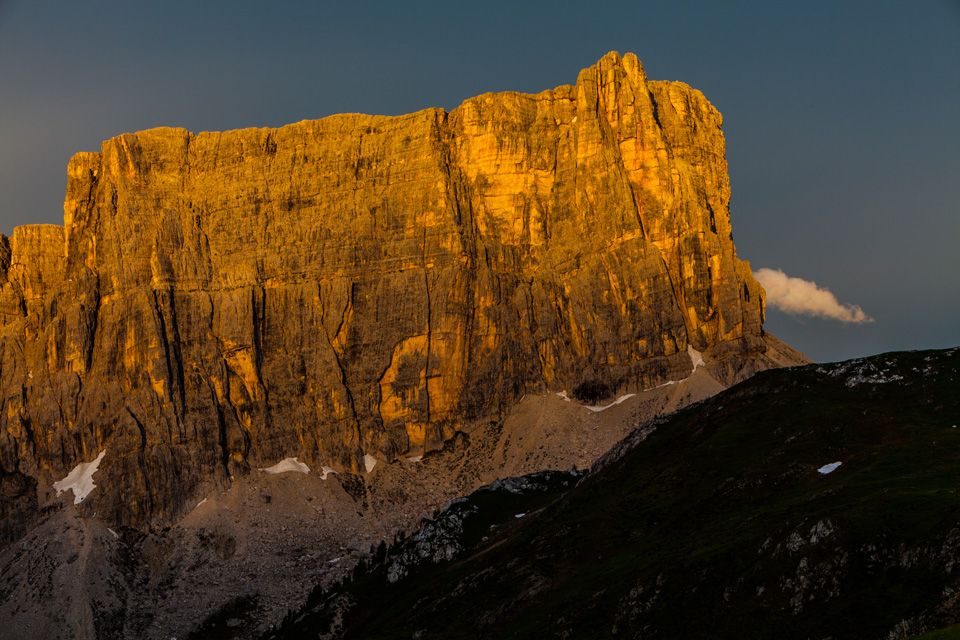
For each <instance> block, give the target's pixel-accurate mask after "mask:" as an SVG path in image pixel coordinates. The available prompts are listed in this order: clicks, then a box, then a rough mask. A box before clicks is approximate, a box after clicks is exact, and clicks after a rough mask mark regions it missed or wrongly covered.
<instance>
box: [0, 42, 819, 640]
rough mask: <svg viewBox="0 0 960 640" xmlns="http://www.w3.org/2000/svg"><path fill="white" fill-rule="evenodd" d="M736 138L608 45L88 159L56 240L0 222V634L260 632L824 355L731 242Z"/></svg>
mask: <svg viewBox="0 0 960 640" xmlns="http://www.w3.org/2000/svg"><path fill="white" fill-rule="evenodd" d="M721 122H722V119H721V116H720V114H719V113H718V112H717V111H716V110H715V109H714V108H713V107H712V106H711V105H710V103H709V102H708V101H707V100H706V99H705V98H704V97H703V95H702V94H701V93H700V92H698V91H696V90H694V89H691V88H690V87H688V86H686V85H684V84H682V83H675V82H656V81H648V80H647V78H646V74H645V73H644V71H643V68H642V66H641V64H640V62H639V61H638V60H637V58H636V57H635V56H633V55H631V54H628V55H626V56H624V57H622V58H621V57H620V56H619V55H618V54H616V53H611V54H608V55H607V56H605V57H604V58H603V59H601V60H600V61H599V62H598V63H597V64H596V65H594V66H593V67H590V68H588V69H585V70H584V71H582V72H581V73H580V75H579V77H578V79H577V83H576V84H575V85H573V86H561V87H557V88H556V89H553V90H549V91H545V92H543V93H540V94H537V95H525V94H518V93H500V94H484V95H481V96H478V97H476V98H472V99H470V100H467V101H466V102H464V103H463V104H462V105H461V106H460V107H458V108H457V109H454V110H453V111H451V112H449V113H448V112H446V111H444V110H442V109H427V110H424V111H420V112H417V113H413V114H408V115H404V116H397V117H381V116H366V115H357V114H345V115H336V116H331V117H328V118H324V119H322V120H315V121H305V122H300V123H297V124H292V125H288V126H285V127H281V128H279V129H245V130H240V131H229V132H223V133H210V132H204V133H199V134H193V133H190V132H188V131H186V130H183V129H169V128H164V129H153V130H149V131H143V132H139V133H136V134H125V135H121V136H118V137H116V138H113V139H111V140H108V141H106V142H104V143H103V147H102V149H101V151H100V152H99V153H79V154H77V155H76V156H74V158H73V159H72V160H71V161H70V164H69V168H68V183H67V194H66V200H65V203H64V225H63V226H62V227H61V226H56V225H35V226H26V227H18V228H17V229H15V230H14V232H13V234H12V236H10V237H9V238H7V237H3V236H0V536H2V538H0V545H6V549H5V550H4V551H3V553H2V555H0V567H2V576H3V580H4V582H5V584H7V585H15V586H16V588H12V587H11V588H10V589H8V591H9V593H8V595H10V594H13V596H12V597H13V599H9V600H7V601H6V604H4V605H0V619H2V618H3V616H7V617H14V616H15V615H16V619H17V620H18V621H19V622H20V623H22V624H21V627H22V629H21V631H18V633H21V632H22V634H23V637H31V635H32V634H36V633H40V632H38V631H36V629H37V628H38V627H31V629H33V630H32V631H28V630H26V627H25V626H23V625H28V624H30V625H39V628H41V629H42V630H43V631H42V633H43V634H45V635H46V636H47V637H54V636H55V635H56V634H63V636H64V637H71V636H76V637H81V636H83V635H93V634H95V635H101V636H103V635H111V634H112V635H126V636H128V637H166V636H169V635H172V634H179V633H185V630H186V631H188V630H189V629H190V628H192V625H194V624H195V623H196V622H198V621H202V620H203V619H204V617H205V616H206V615H207V614H209V613H210V612H211V611H213V612H217V611H221V610H222V611H232V610H234V609H242V610H245V611H259V612H260V614H259V615H260V620H261V622H262V620H263V619H269V618H270V617H271V616H273V615H275V614H276V612H278V611H281V612H282V611H285V610H286V609H287V608H289V606H290V599H291V598H296V597H297V594H298V593H299V590H300V587H301V586H302V585H303V584H307V583H312V582H314V581H316V580H317V579H319V578H321V577H324V579H330V580H332V579H334V578H335V577H337V576H338V575H340V574H342V573H343V572H346V571H348V570H349V567H348V566H347V565H348V564H350V562H353V561H355V560H356V558H355V557H351V558H348V559H347V560H344V562H343V563H342V564H337V562H338V557H339V556H337V555H336V554H337V553H338V552H339V551H340V550H341V549H344V550H346V549H347V548H348V545H353V546H352V547H351V549H350V550H352V551H353V552H355V553H354V556H355V555H359V554H362V553H363V551H362V550H361V547H365V546H366V545H368V544H371V543H374V544H375V543H376V542H378V541H379V540H383V539H388V538H390V537H391V536H392V535H393V534H394V533H395V532H397V531H401V530H410V529H412V528H413V527H415V525H416V523H417V522H418V521H419V519H420V518H421V517H422V516H423V515H425V514H429V513H430V512H432V510H433V509H434V508H436V507H438V506H440V505H442V504H444V503H445V502H446V501H448V500H450V499H452V498H454V497H456V496H459V495H464V494H466V493H469V492H470V491H473V490H474V489H476V488H477V487H478V486H480V485H482V484H484V483H487V482H491V481H493V480H495V479H497V478H502V477H505V476H511V475H520V474H525V473H530V472H532V471H539V470H542V469H566V468H569V467H570V466H574V465H576V466H579V467H581V468H582V467H584V466H589V465H590V464H591V463H592V462H593V460H594V459H595V458H596V457H597V456H598V455H600V454H601V453H603V452H604V451H605V450H606V449H607V448H609V446H611V445H612V444H614V443H615V442H616V441H617V440H619V439H620V438H621V437H623V435H625V433H626V432H627V431H628V430H629V426H628V425H630V424H632V421H633V420H635V419H640V418H646V417H650V416H651V415H655V414H656V413H659V412H661V411H665V410H673V409H676V408H679V407H682V406H685V405H686V404H689V403H691V402H694V401H696V400H699V399H701V398H703V397H706V396H708V395H710V394H712V393H715V392H716V391H718V390H720V389H723V388H724V387H726V386H729V385H730V384H733V383H735V382H737V381H739V380H742V379H744V378H746V377H749V376H750V375H752V374H754V373H755V372H757V371H760V370H763V369H767V368H770V367H775V366H781V365H790V364H798V363H801V362H805V361H806V359H805V358H804V357H803V356H802V355H801V354H799V353H798V352H796V351H794V350H792V349H790V348H789V347H787V346H786V345H783V344H782V343H780V342H779V341H777V340H776V339H775V338H773V337H772V336H770V335H768V334H766V333H764V331H763V328H762V323H763V312H764V293H763V290H762V288H761V287H760V285H759V284H758V283H757V282H756V281H755V280H754V279H753V277H752V275H751V271H750V268H749V265H747V264H746V263H745V262H742V261H740V260H739V259H738V258H737V256H736V251H735V248H734V245H733V241H732V235H731V226H730V210H729V203H730V187H729V180H728V177H727V167H726V161H725V159H724V140H723V135H722V133H721V130H720V125H721ZM557 394H561V395H560V396H558V395H557ZM571 399H573V400H576V401H570V400H571ZM585 405H592V406H590V407H588V406H585ZM601 409H602V410H603V411H602V413H601ZM50 566H55V567H59V569H58V571H60V572H61V573H60V574H58V575H59V577H57V578H51V580H52V581H53V582H50V583H47V582H43V583H42V584H40V583H31V582H30V580H31V579H30V578H29V576H30V575H33V574H34V573H36V572H38V571H39V572H44V571H46V569H45V567H50ZM77 583H79V584H82V585H83V588H80V589H77V588H74V586H75V585H76V584H77ZM237 584H240V585H243V587H242V588H240V587H237ZM199 585H204V586H202V587H201V586H199ZM241 592H242V593H241ZM184 602H190V603H191V604H190V606H188V607H184V606H183V605H182V604H178V603H184ZM65 603H67V604H65ZM50 610H55V611H56V612H57V614H56V615H55V616H50V615H47V612H49V611H50ZM27 611H29V612H31V613H30V615H27V614H26V613H25V612H27ZM57 616H60V617H61V618H62V619H60V618H58V617H57ZM18 628H19V627H18ZM244 629H245V630H244V632H245V633H246V632H250V633H252V632H251V631H249V630H247V629H246V628H244Z"/></svg>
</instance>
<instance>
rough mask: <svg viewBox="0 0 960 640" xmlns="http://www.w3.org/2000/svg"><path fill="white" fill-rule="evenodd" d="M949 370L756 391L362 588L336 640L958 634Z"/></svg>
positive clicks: (955, 390) (851, 365)
mask: <svg viewBox="0 0 960 640" xmlns="http://www.w3.org/2000/svg"><path fill="white" fill-rule="evenodd" d="M958 371H960V350H951V351H939V352H911V353H897V354H885V355H881V356H876V357H873V358H869V359H863V360H857V361H850V362H847V363H838V364H832V365H810V366H807V367H802V368H794V369H789V370H776V371H768V372H764V373H762V374H759V375H757V376H755V377H754V378H752V379H751V380H748V381H746V382H744V383H743V384H740V385H738V386H737V387H734V388H733V389H730V390H728V391H727V392H724V393H722V394H720V395H718V396H715V397H714V398H712V399H710V400H708V401H706V402H704V403H701V404H699V405H696V406H694V407H691V408H688V409H686V410H684V411H681V412H678V413H677V414H674V415H673V416H671V417H670V418H669V419H668V420H666V421H664V422H663V423H662V424H660V425H659V426H658V428H657V429H656V431H655V432H654V433H653V435H651V436H650V437H649V438H648V439H647V440H645V441H644V442H642V443H641V444H640V445H638V446H636V447H634V448H633V449H631V450H629V451H628V452H627V453H626V454H625V455H623V456H622V457H621V458H620V459H619V460H617V461H615V462H613V463H610V464H609V465H608V466H606V467H605V468H604V469H602V470H600V471H598V472H597V473H594V474H592V475H590V476H588V477H587V478H585V479H584V480H582V481H581V482H580V483H579V485H577V487H576V488H575V489H573V490H571V491H569V493H567V494H566V495H565V496H564V497H563V498H562V499H560V500H559V501H558V502H556V503H554V504H553V505H552V506H550V507H548V508H546V509H544V510H543V511H541V512H539V513H538V514H536V515H535V516H532V517H527V518H524V519H523V520H522V521H519V522H518V523H516V524H514V526H513V527H512V530H511V531H510V532H509V533H508V534H499V535H491V536H490V539H489V540H487V541H484V542H481V543H479V545H477V546H475V547H473V548H471V549H469V550H468V551H467V552H465V553H464V554H462V555H461V556H460V557H458V558H457V559H455V560H454V561H452V562H448V563H445V564H441V565H436V566H430V567H426V568H423V569H422V570H420V571H418V572H415V573H414V575H412V576H411V577H410V578H409V579H406V580H401V581H400V582H397V583H396V584H394V585H389V586H388V585H386V584H381V583H372V582H371V583H367V585H366V586H365V587H363V588H362V589H360V590H359V591H356V592H354V593H353V594H352V595H351V598H352V599H353V600H354V601H355V602H357V603H358V604H357V605H356V606H355V607H354V608H353V610H352V613H351V614H350V615H349V616H348V618H347V625H346V634H345V635H346V637H349V638H410V637H418V638H533V637H536V638H549V637H558V638H564V637H565V638H607V637H631V638H632V637H643V638H784V639H789V638H797V639H801V638H828V637H829V638H883V637H887V636H888V634H890V633H894V634H896V635H899V634H900V631H899V630H901V629H904V628H905V629H906V631H907V632H909V633H917V632H920V631H924V630H926V629H931V628H937V627H941V626H946V625H947V624H951V623H955V622H958V621H960V493H958V490H960V487H958V480H960V429H958V428H957V427H956V426H954V425H958V424H960V373H958ZM833 462H841V463H842V464H841V466H840V467H839V468H837V469H836V470H835V471H833V472H832V473H829V474H821V473H819V472H818V471H817V470H818V468H820V467H822V466H823V465H826V464H828V463H833ZM309 619H310V617H309V616H305V617H303V618H302V621H303V623H304V625H306V626H301V627H300V628H299V629H297V630H296V632H295V633H293V634H292V635H291V637H297V636H299V635H300V634H302V633H304V632H305V631H307V630H308V629H309Z"/></svg>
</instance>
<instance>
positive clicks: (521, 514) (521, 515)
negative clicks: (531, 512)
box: [513, 513, 527, 518]
mask: <svg viewBox="0 0 960 640" xmlns="http://www.w3.org/2000/svg"><path fill="white" fill-rule="evenodd" d="M525 515H527V514H525V513H518V514H517V515H515V516H513V517H514V518H522V517H523V516H525Z"/></svg>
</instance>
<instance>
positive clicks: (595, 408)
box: [587, 393, 637, 413]
mask: <svg viewBox="0 0 960 640" xmlns="http://www.w3.org/2000/svg"><path fill="white" fill-rule="evenodd" d="M635 395H637V394H635V393H628V394H626V395H623V396H620V397H619V398H617V399H616V400H614V401H613V402H611V403H610V404H605V405H603V406H602V407H589V406H588V407H587V409H590V411H593V412H596V413H599V412H600V411H604V410H605V409H609V408H610V407H612V406H614V405H617V404H620V403H621V402H623V401H624V400H627V399H629V398H632V397H633V396H635Z"/></svg>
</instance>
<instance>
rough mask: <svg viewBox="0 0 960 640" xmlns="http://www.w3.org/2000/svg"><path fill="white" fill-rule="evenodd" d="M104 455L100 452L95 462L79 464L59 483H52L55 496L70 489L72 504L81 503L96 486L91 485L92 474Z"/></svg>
mask: <svg viewBox="0 0 960 640" xmlns="http://www.w3.org/2000/svg"><path fill="white" fill-rule="evenodd" d="M106 453H107V451H106V450H103V451H101V452H100V455H98V456H97V459H96V460H93V461H92V462H81V463H80V464H78V465H77V466H75V467H74V468H73V471H71V472H70V473H69V474H67V477H66V478H64V479H63V480H61V481H60V482H54V483H53V488H54V489H56V490H57V495H58V496H59V495H60V494H61V493H63V492H64V491H66V490H67V489H72V490H73V504H80V503H81V502H83V499H84V498H86V497H87V496H88V495H89V494H90V492H91V491H93V490H94V488H95V487H96V486H97V485H95V484H94V483H93V474H95V473H96V472H97V467H99V466H100V461H101V460H103V456H104V455H105V454H106Z"/></svg>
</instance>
